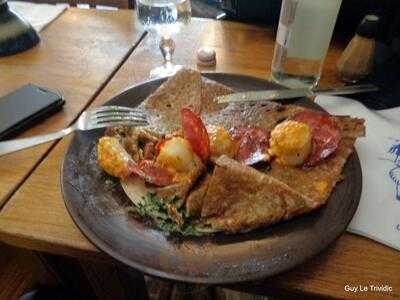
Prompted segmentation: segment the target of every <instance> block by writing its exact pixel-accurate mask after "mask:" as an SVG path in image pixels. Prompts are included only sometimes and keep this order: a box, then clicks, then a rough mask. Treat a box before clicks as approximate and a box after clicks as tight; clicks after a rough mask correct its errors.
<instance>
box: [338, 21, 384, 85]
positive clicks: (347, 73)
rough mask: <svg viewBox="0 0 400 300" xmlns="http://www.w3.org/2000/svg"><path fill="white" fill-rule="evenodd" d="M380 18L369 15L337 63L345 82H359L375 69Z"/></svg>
mask: <svg viewBox="0 0 400 300" xmlns="http://www.w3.org/2000/svg"><path fill="white" fill-rule="evenodd" d="M378 22H379V17H378V16H376V15H367V16H365V17H364V19H363V21H362V22H361V24H360V25H359V26H358V28H357V31H356V34H355V36H354V37H353V39H352V40H351V41H350V43H349V44H348V45H347V47H346V49H345V50H344V51H343V53H342V56H341V57H340V59H339V60H338V62H337V69H338V71H339V76H340V78H341V79H342V80H343V81H345V82H351V83H354V82H357V81H359V80H360V79H362V78H364V77H365V76H367V75H368V74H369V73H370V72H371V70H372V67H373V59H374V53H375V36H376V32H377V27H378Z"/></svg>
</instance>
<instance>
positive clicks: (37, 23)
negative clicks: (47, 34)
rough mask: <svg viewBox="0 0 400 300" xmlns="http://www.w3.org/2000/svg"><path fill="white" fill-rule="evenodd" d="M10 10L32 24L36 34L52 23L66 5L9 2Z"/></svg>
mask: <svg viewBox="0 0 400 300" xmlns="http://www.w3.org/2000/svg"><path fill="white" fill-rule="evenodd" d="M8 5H9V6H10V8H11V9H12V10H13V11H14V12H16V13H18V14H19V15H20V16H21V17H23V18H24V19H25V20H26V21H28V22H29V23H31V24H32V26H33V28H35V29H36V31H37V32H39V31H41V30H42V29H43V28H44V27H46V25H48V24H49V23H51V22H52V21H54V20H55V19H56V18H57V17H58V16H59V15H60V14H61V13H62V12H63V11H64V10H65V9H67V7H69V5H68V4H57V5H51V4H37V3H29V2H22V1H21V2H20V1H18V2H17V1H9V2H8Z"/></svg>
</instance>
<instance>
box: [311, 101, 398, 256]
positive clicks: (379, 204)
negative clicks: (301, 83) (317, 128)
mask: <svg viewBox="0 0 400 300" xmlns="http://www.w3.org/2000/svg"><path fill="white" fill-rule="evenodd" d="M315 101H316V102H317V103H318V104H319V105H321V106H322V107H324V108H325V109H326V110H327V111H328V112H330V113H331V114H335V115H350V116H352V117H359V118H363V119H365V126H366V137H365V138H360V139H359V140H358V141H357V143H356V150H357V153H358V155H359V158H360V161H361V168H362V174H363V186H362V194H361V201H360V205H359V207H358V209H357V212H356V214H355V215H354V218H353V220H352V221H351V223H350V225H349V227H348V230H349V231H351V232H354V233H356V234H360V235H363V236H366V237H368V238H371V239H374V240H376V241H378V242H380V243H382V244H385V245H388V246H390V247H393V248H395V249H397V250H400V107H396V108H391V109H385V110H379V111H374V110H370V109H368V108H366V107H365V106H364V105H363V104H361V103H359V102H357V101H355V100H352V99H347V98H342V97H334V96H318V97H317V98H316V100H315Z"/></svg>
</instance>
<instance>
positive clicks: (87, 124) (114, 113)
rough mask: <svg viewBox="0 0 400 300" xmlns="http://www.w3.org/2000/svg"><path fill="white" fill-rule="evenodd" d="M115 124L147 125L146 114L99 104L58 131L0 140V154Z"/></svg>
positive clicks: (137, 110)
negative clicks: (77, 132) (75, 132)
mask: <svg viewBox="0 0 400 300" xmlns="http://www.w3.org/2000/svg"><path fill="white" fill-rule="evenodd" d="M116 125H130V126H145V125H148V123H147V120H146V115H145V114H144V113H143V111H142V110H140V109H137V108H130V107H122V106H101V107H98V108H95V109H93V110H88V111H85V112H83V113H82V114H81V115H80V117H79V118H78V120H76V122H75V123H73V124H72V125H71V126H70V127H68V128H65V129H63V130H60V131H58V132H54V133H49V134H44V135H38V136H33V137H29V138H23V139H15V140H9V141H3V142H0V156H2V155H5V154H8V153H12V152H16V151H19V150H22V149H25V148H29V147H32V146H36V145H39V144H42V143H46V142H49V141H53V140H57V139H60V138H62V137H64V136H66V135H68V134H70V133H72V132H74V131H86V130H92V129H98V128H104V127H110V126H116Z"/></svg>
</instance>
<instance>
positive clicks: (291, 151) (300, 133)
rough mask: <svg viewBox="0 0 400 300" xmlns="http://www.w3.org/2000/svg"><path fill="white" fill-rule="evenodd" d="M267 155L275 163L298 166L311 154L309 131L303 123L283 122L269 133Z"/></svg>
mask: <svg viewBox="0 0 400 300" xmlns="http://www.w3.org/2000/svg"><path fill="white" fill-rule="evenodd" d="M269 142H270V149H269V154H270V155H271V156H275V157H276V161H277V163H279V164H281V165H287V166H299V165H301V164H303V163H304V161H305V160H306V158H307V157H308V156H309V154H310V152H311V129H310V127H309V126H308V125H307V124H305V123H300V122H296V121H291V120H289V121H285V122H282V123H281V124H279V125H277V126H276V127H275V128H274V129H273V130H272V132H271V138H270V140H269Z"/></svg>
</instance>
